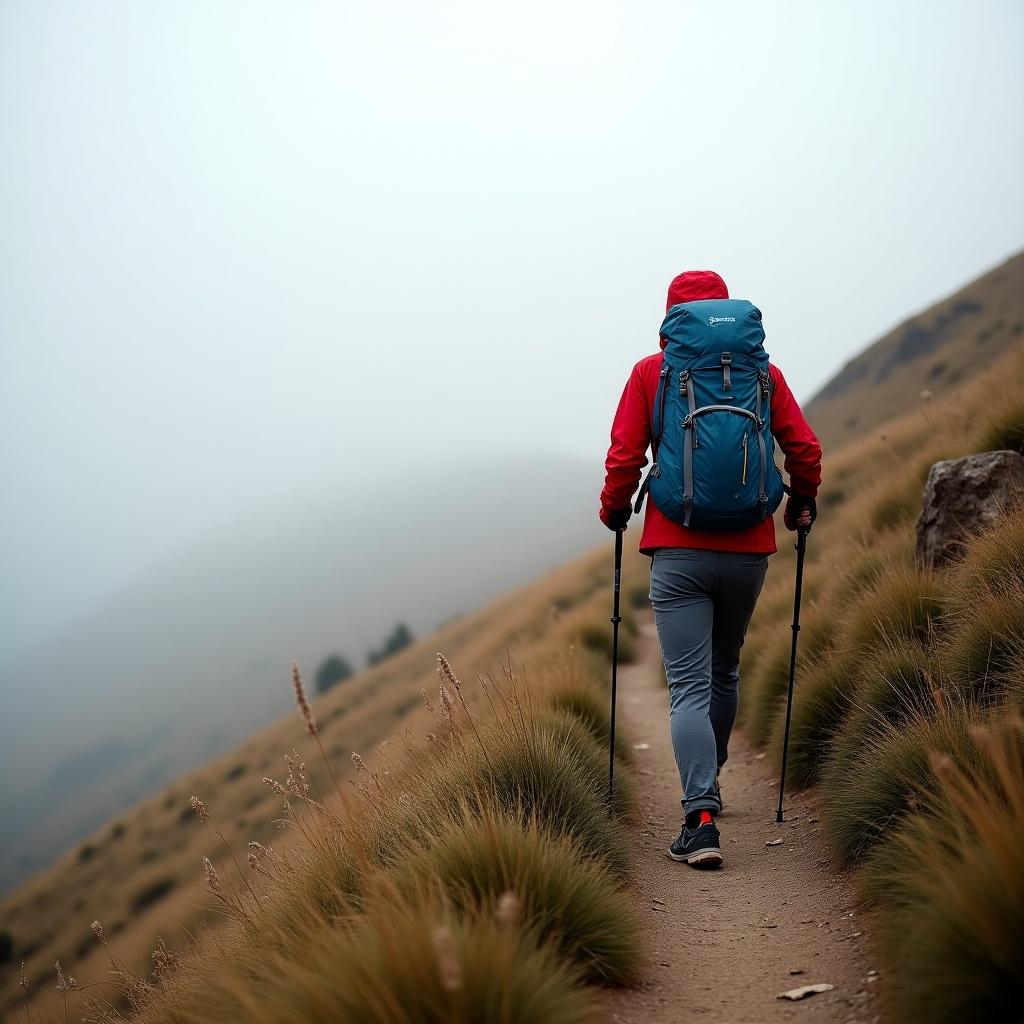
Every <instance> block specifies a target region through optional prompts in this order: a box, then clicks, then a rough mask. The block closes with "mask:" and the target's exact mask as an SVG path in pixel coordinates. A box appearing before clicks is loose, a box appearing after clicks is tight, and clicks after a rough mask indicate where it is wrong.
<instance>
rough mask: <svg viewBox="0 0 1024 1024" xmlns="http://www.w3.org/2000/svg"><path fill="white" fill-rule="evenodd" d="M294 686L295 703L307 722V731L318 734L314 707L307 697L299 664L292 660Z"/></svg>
mask: <svg viewBox="0 0 1024 1024" xmlns="http://www.w3.org/2000/svg"><path fill="white" fill-rule="evenodd" d="M292 687H293V689H294V690H295V703H296V705H297V707H298V709H299V714H300V715H301V716H302V721H303V722H305V723H306V731H307V732H308V733H309V735H310V736H316V735H317V731H316V719H315V718H314V717H313V708H312V706H311V705H310V703H309V700H308V698H307V697H306V687H305V685H304V684H303V682H302V676H301V674H300V673H299V666H298V665H297V664H296V663H295V662H294V661H293V662H292Z"/></svg>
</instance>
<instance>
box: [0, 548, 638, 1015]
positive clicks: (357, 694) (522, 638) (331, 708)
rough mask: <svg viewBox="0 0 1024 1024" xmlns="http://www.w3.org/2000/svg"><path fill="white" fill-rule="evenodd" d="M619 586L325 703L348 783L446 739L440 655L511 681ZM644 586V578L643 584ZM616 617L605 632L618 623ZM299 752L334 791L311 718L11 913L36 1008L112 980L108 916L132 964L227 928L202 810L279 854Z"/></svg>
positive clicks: (531, 589)
mask: <svg viewBox="0 0 1024 1024" xmlns="http://www.w3.org/2000/svg"><path fill="white" fill-rule="evenodd" d="M637 557H638V556H637ZM609 577H610V567H609V565H608V553H607V550H606V549H605V548H604V547H602V548H601V549H600V550H599V551H597V552H594V553H593V554H591V555H588V556H586V557H584V558H582V559H580V560H578V561H576V562H575V563H573V564H571V565H569V566H567V567H566V568H564V569H561V570H559V571H558V572H556V573H554V574H552V575H549V576H545V577H543V578H541V579H539V580H538V581H536V582H534V583H532V584H530V585H528V586H526V587H524V588H522V589H520V590H517V591H513V592H511V593H508V594H506V595H505V596H503V597H502V598H500V599H499V600H497V601H495V602H493V603H492V604H490V605H488V606H487V607H485V608H484V609H482V610H480V611H478V612H476V613H473V614H471V615H466V616H464V617H461V618H458V619H457V620H455V621H453V622H451V623H449V624H448V625H446V626H444V627H443V628H442V629H440V630H438V631H436V632H435V633H433V634H431V635H429V636H428V637H426V638H424V639H422V640H420V641H418V642H416V643H415V644H414V645H413V646H411V647H409V648H407V649H406V650H404V651H402V652H400V653H399V654H397V655H395V656H394V657H392V658H389V659H387V660H386V661H384V662H382V663H380V664H378V665H377V666H375V667H374V668H372V669H369V670H367V671H364V672H361V673H359V674H358V675H356V676H354V677H352V678H350V679H349V680H346V681H345V682H343V683H340V684H338V685H337V686H336V687H335V688H334V689H332V690H331V691H329V692H328V693H327V694H326V695H324V696H322V697H320V698H317V699H316V700H315V705H316V711H317V717H318V720H319V723H320V732H321V736H322V739H323V743H324V746H325V748H326V750H327V753H328V756H329V757H330V758H331V760H332V762H333V764H334V766H335V770H336V771H337V772H338V774H339V776H340V777H341V779H342V780H343V781H344V780H349V781H345V785H346V787H348V786H350V785H352V782H351V780H352V777H353V776H354V775H355V769H354V767H353V765H352V762H351V761H350V759H349V756H350V754H351V753H352V752H353V751H359V752H362V753H364V754H366V755H367V757H368V758H369V756H370V755H371V754H373V753H374V752H375V751H378V750H379V751H384V752H386V751H387V750H389V749H390V750H391V752H392V753H391V756H392V758H395V759H397V757H399V756H400V755H401V745H402V742H403V739H402V737H403V733H404V731H405V730H406V729H411V730H413V731H414V732H415V733H416V734H417V735H418V736H420V737H423V736H424V735H425V734H426V733H427V731H429V729H430V728H436V726H432V725H431V724H430V719H429V716H428V715H427V714H426V712H425V710H424V707H423V699H422V696H421V689H427V690H428V691H432V690H435V689H436V675H435V652H436V651H438V650H443V651H445V652H446V653H447V654H448V656H449V657H450V658H451V660H452V661H453V663H455V664H457V665H458V666H459V670H460V672H462V673H464V674H465V676H466V677H467V678H469V679H472V678H473V677H474V676H475V674H476V673H477V672H485V671H486V672H493V671H498V672H500V666H501V663H502V662H503V661H504V660H505V657H506V652H508V651H514V652H515V655H516V657H525V658H527V659H529V658H530V657H531V652H532V651H533V650H534V649H535V646H536V644H537V643H538V642H539V641H541V640H544V639H546V638H547V637H548V636H549V635H550V634H551V631H552V627H553V625H554V624H556V623H557V624H558V629H559V630H560V631H564V630H565V629H569V630H570V631H571V630H572V629H573V628H575V627H574V625H573V624H574V622H576V623H578V622H580V621H582V620H581V619H580V616H581V615H582V616H583V619H586V618H587V617H588V616H589V617H593V615H594V614H595V609H596V608H598V607H600V608H601V610H602V612H604V606H605V604H606V603H607V599H608V597H607V584H608V582H609ZM633 578H634V579H637V578H638V574H637V573H636V572H635V571H634V573H633ZM594 601H596V602H597V604H596V605H595V604H594ZM573 609H578V611H576V612H574V611H573ZM574 616H575V617H574ZM605 616H606V613H605V615H602V616H601V619H600V620H601V621H605V622H606V617H605ZM598 632H599V634H600V635H599V637H598V641H599V642H600V641H603V640H604V632H605V630H604V629H603V628H600V627H599V630H598ZM590 642H594V641H593V639H592V638H591V641H590ZM278 685H279V689H280V692H281V694H282V697H283V699H284V700H288V699H289V697H290V695H291V682H290V680H289V679H288V676H287V673H286V672H283V673H282V674H281V678H280V679H279V681H278ZM389 743H390V744H392V746H391V747H388V746H387V744H389ZM293 748H296V749H298V751H299V753H300V755H301V756H302V757H303V759H304V760H306V761H307V762H308V763H309V764H310V765H311V777H312V781H313V783H314V785H316V786H318V787H320V788H326V787H328V786H329V785H330V780H329V778H328V777H327V775H326V772H325V770H324V768H323V766H322V764H319V758H318V756H317V751H316V747H315V745H314V744H313V742H312V741H311V740H310V738H309V737H308V736H307V735H305V734H304V733H303V731H302V727H301V722H300V721H299V720H298V718H297V717H296V716H295V715H294V714H289V715H288V716H287V717H286V718H284V719H282V720H281V721H279V722H277V723H276V724H275V725H273V726H271V727H269V728H267V729H264V730H263V731H261V732H259V733H258V734H256V735H254V736H253V737H252V738H251V739H249V740H248V741H247V742H245V743H243V744H241V745H239V746H238V747H236V748H235V749H233V750H232V751H231V752H230V753H228V754H225V755H224V756H221V757H219V758H217V759H215V760H213V761H210V762H209V763H204V764H201V765H197V766H196V769H195V770H194V771H192V772H189V773H187V774H186V775H184V776H183V777H181V778H179V779H177V780H176V781H175V783H174V784H173V785H171V786H169V787H167V788H165V789H163V790H162V791H160V792H158V793H157V794H156V795H154V796H153V797H150V798H148V799H146V800H144V801H143V802H142V803H140V804H138V805H137V806H135V807H133V808H131V809H130V810H128V811H126V812H125V813H124V814H122V815H120V816H118V817H117V818H116V819H114V820H113V821H111V822H108V823H107V824H106V825H105V826H104V827H103V828H102V829H100V830H99V831H97V832H96V833H94V834H93V835H91V836H89V837H88V838H87V839H85V840H84V841H83V842H81V843H80V844H79V845H77V846H76V847H75V848H74V849H73V850H72V851H71V852H70V853H68V854H67V855H65V856H64V857H62V858H61V859H60V860H59V861H58V862H57V863H55V864H54V865H53V866H52V867H51V868H49V869H48V870H46V871H44V872H42V873H41V874H39V875H37V876H36V877H34V878H33V879H32V880H31V881H30V882H28V883H26V884H23V885H22V886H20V887H18V888H17V889H15V890H13V891H12V892H10V893H9V894H8V895H7V896H6V897H5V898H4V899H3V900H2V901H0V922H2V929H4V930H6V931H8V932H9V933H10V934H11V935H12V937H13V943H14V956H15V959H16V960H21V959H24V960H25V961H26V970H27V975H28V979H29V983H30V990H31V992H32V993H33V994H34V998H33V1000H32V1002H31V1003H30V1006H31V1007H32V1008H33V1009H38V1008H41V1007H50V1009H49V1010H47V1011H46V1012H48V1013H49V1012H52V989H53V985H52V979H53V964H54V962H55V961H57V960H60V961H61V962H62V963H64V964H65V965H68V967H69V970H70V971H71V973H74V974H75V975H76V976H77V977H80V978H81V977H83V976H85V977H97V976H101V975H102V974H103V972H104V970H105V967H104V963H105V960H104V956H103V952H102V950H101V949H100V948H99V947H98V945H97V943H96V942H95V940H94V937H93V936H92V934H91V933H90V929H89V922H90V921H92V920H93V918H95V917H102V919H103V922H104V927H105V929H106V933H107V935H108V937H109V938H110V939H111V941H112V942H115V943H116V944H117V947H118V948H119V949H122V950H126V951H128V950H138V951H143V950H151V949H153V948H154V946H155V944H156V942H157V940H158V938H160V937H162V938H163V939H164V940H166V942H167V943H168V945H169V946H170V947H171V948H172V949H174V948H178V949H180V948H183V947H184V945H185V944H186V942H187V939H188V936H189V935H194V934H195V933H196V930H197V929H198V928H202V927H205V926H211V927H212V926H214V925H216V924H217V923H218V922H219V921H220V920H221V914H220V912H219V911H218V910H216V909H214V908H211V906H210V901H209V900H208V899H207V898H206V895H205V894H204V891H203V890H202V889H201V888H198V887H197V883H198V882H199V881H200V880H201V878H202V858H203V856H204V855H207V854H210V855H212V854H213V853H214V852H215V850H214V849H213V848H212V846H211V837H210V834H209V833H208V832H207V831H204V830H203V829H202V828H200V827H199V823H198V822H197V821H196V817H195V814H194V813H193V812H192V810H191V809H190V807H189V798H190V796H191V795H193V794H196V793H198V794H200V795H201V796H202V798H203V799H204V801H205V802H206V804H207V806H208V807H209V808H210V810H211V812H212V813H213V814H214V815H215V817H216V819H217V822H218V825H219V827H220V828H221V829H222V831H223V834H224V837H225V839H226V840H227V842H228V843H230V844H231V845H232V846H233V847H235V848H236V849H238V850H240V851H244V849H245V844H246V843H247V842H251V841H258V842H261V843H264V844H267V845H270V844H273V845H274V846H275V847H277V846H279V843H280V839H281V837H280V834H279V832H278V829H277V827H276V825H275V821H276V819H278V818H279V816H280V810H279V809H280V799H279V797H277V796H276V795H275V794H274V792H273V791H272V790H271V789H270V788H268V787H267V786H266V785H264V784H263V783H262V782H261V779H262V777H263V776H265V775H270V776H275V777H282V778H283V777H284V775H285V774H286V769H285V767H284V760H283V755H284V754H285V753H286V752H288V751H291V750H292V749H293ZM385 756H387V755H386V753H385ZM146 955H148V954H146ZM17 992H18V979H17V974H16V971H15V969H14V963H13V962H12V963H11V964H8V965H7V966H6V967H4V966H0V1006H4V1005H11V1004H13V1001H14V999H15V996H16V994H17ZM0 1019H3V1018H2V1017H0Z"/></svg>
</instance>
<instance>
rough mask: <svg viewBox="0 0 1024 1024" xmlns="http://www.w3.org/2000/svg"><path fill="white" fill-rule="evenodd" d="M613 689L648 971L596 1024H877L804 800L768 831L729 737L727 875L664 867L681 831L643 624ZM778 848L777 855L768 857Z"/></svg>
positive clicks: (654, 643) (859, 931)
mask: <svg viewBox="0 0 1024 1024" xmlns="http://www.w3.org/2000/svg"><path fill="white" fill-rule="evenodd" d="M619 680H620V682H619V695H620V697H619V699H620V704H619V715H620V716H621V720H622V721H623V723H624V725H625V726H626V727H627V728H628V730H629V737H630V742H631V743H633V744H634V745H642V744H645V743H646V744H649V748H648V749H638V750H637V751H636V766H637V767H636V771H637V783H638V785H637V791H638V799H637V810H636V813H635V815H634V818H633V820H632V821H631V822H630V826H629V834H630V838H631V841H632V845H633V856H634V877H635V878H636V879H637V883H636V886H635V900H636V909H637V911H638V913H639V915H640V918H641V921H642V923H643V925H644V929H645V937H646V942H647V947H648V949H647V952H648V956H649V958H650V967H649V970H648V973H647V980H646V982H645V983H644V984H643V985H642V986H641V987H640V988H639V989H634V990H632V991H627V992H614V993H609V994H608V995H607V996H606V997H605V1000H604V1008H605V1010H606V1020H607V1021H609V1022H616V1024H619V1022H622V1024H625V1022H628V1024H633V1022H637V1024H639V1022H643V1024H659V1022H665V1024H669V1022H672V1024H675V1022H679V1021H687V1020H690V1019H692V1018H695V1017H696V1018H698V1019H700V1020H702V1021H707V1022H716V1024H717V1022H721V1024H761V1022H763V1021H765V1022H766V1021H809V1022H815V1024H818V1022H821V1021H830V1022H831V1021H839V1022H848V1021H856V1022H858V1024H859V1022H873V1021H877V1020H879V1019H880V1018H879V1008H878V999H877V992H876V984H875V980H876V976H874V975H872V974H870V973H869V972H871V971H873V970H874V969H876V968H877V967H878V964H876V963H875V961H874V960H873V959H872V953H871V947H870V944H869V937H870V934H871V922H870V916H869V915H866V914H864V913H862V912H861V911H860V910H859V909H858V907H857V905H856V902H855V899H854V895H853V893H852V891H851V887H850V885H849V881H848V879H847V878H846V877H844V876H843V875H841V874H838V873H837V872H835V871H834V870H833V869H832V867H831V866H830V863H829V859H828V854H827V851H826V849H825V845H824V842H823V838H822V836H821V833H820V831H819V830H820V825H819V824H818V822H817V819H818V814H817V812H816V797H815V796H814V795H801V796H797V797H796V798H790V799H789V800H788V801H787V806H786V817H787V819H788V820H787V822H786V823H785V824H783V825H777V824H776V823H775V805H776V802H777V799H778V789H777V786H778V780H777V779H776V778H773V777H772V776H773V773H772V771H771V768H770V765H769V760H768V759H767V758H765V757H764V755H762V754H757V753H755V751H754V750H753V749H752V748H751V747H750V745H749V744H748V743H747V742H746V741H745V740H744V738H743V737H742V736H740V735H734V737H733V742H732V745H731V748H730V757H729V763H728V764H727V765H726V766H725V768H724V769H723V771H722V780H721V781H722V796H723V800H724V801H725V813H724V814H723V816H722V818H721V820H720V822H719V827H720V829H721V833H722V852H723V854H724V855H725V867H724V868H723V869H722V870H719V871H697V870H694V869H693V868H691V867H688V866H687V865H686V864H679V863H676V862H675V861H672V860H670V859H669V858H668V857H667V856H666V854H665V851H666V849H667V847H668V844H669V843H670V841H671V840H672V839H673V838H674V836H675V835H676V834H678V831H679V826H680V815H681V809H680V806H679V795H680V794H679V778H678V775H677V774H676V769H675V762H674V760H673V758H672V747H671V742H670V740H669V732H668V694H667V691H666V690H665V688H664V684H663V682H662V675H661V670H660V661H659V651H658V640H657V634H656V633H655V630H654V624H653V622H652V621H650V620H649V619H646V620H643V621H642V624H641V635H640V637H638V644H637V661H636V663H635V664H633V665H629V666H625V667H624V668H623V669H622V670H621V671H620V673H619ZM779 838H783V839H784V842H783V843H782V844H781V845H778V846H767V845H766V842H767V841H769V840H774V839H779ZM794 971H799V972H800V973H797V974H795V973H792V972H794ZM819 982H827V983H829V984H832V985H834V986H835V988H834V989H833V990H832V991H831V992H826V993H822V994H819V995H812V996H809V997H807V998H806V999H804V1000H802V1001H800V1002H795V1003H794V1002H788V1001H785V1000H780V999H777V998H776V996H777V995H778V993H780V992H784V991H787V990H790V989H794V988H796V987H798V986H800V985H812V984H817V983H819Z"/></svg>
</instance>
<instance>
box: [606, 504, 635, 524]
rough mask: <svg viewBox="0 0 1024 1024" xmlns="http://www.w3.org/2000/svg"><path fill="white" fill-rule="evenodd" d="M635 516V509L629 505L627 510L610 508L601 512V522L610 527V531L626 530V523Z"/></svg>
mask: <svg viewBox="0 0 1024 1024" xmlns="http://www.w3.org/2000/svg"><path fill="white" fill-rule="evenodd" d="M632 514H633V509H632V508H630V506H629V505H627V506H626V507H625V508H609V509H602V510H601V522H602V523H604V525H605V526H607V527H608V529H609V530H624V529H625V528H626V523H628V522H629V517H630V516H631V515H632Z"/></svg>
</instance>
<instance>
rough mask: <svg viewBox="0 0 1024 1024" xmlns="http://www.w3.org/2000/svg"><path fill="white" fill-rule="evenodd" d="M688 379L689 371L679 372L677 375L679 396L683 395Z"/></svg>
mask: <svg viewBox="0 0 1024 1024" xmlns="http://www.w3.org/2000/svg"><path fill="white" fill-rule="evenodd" d="M689 379H690V371H689V370H681V371H680V373H679V394H681V395H685V394H686V388H687V381H689Z"/></svg>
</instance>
